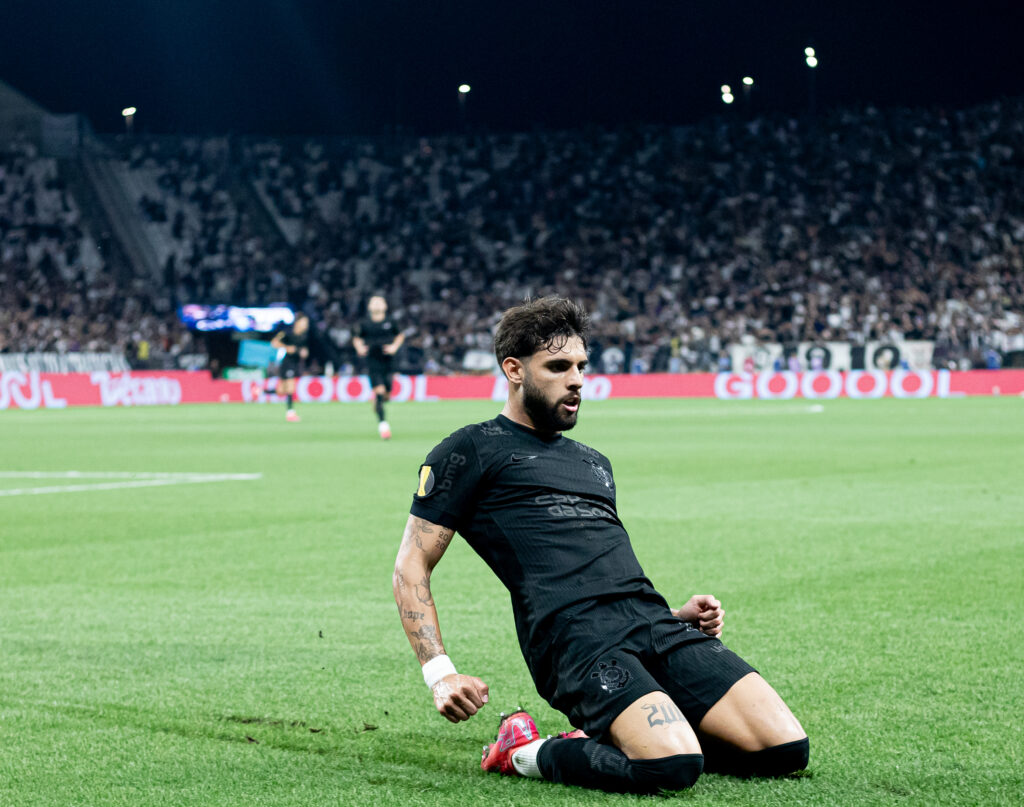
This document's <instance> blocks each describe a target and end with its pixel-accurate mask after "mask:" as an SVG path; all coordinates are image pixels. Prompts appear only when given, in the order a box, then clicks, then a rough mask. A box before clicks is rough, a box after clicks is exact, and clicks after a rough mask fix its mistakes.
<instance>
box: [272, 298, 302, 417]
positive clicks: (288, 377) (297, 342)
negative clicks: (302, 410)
mask: <svg viewBox="0 0 1024 807" xmlns="http://www.w3.org/2000/svg"><path fill="white" fill-rule="evenodd" d="M308 344H309V317H307V316H306V315H305V314H303V313H302V312H301V311H300V312H299V313H298V314H296V315H295V322H293V323H292V326H291V327H290V328H286V329H285V330H283V331H279V332H278V333H277V334H275V336H274V338H273V339H271V340H270V345H271V347H274V348H276V349H278V350H281V349H282V348H283V349H284V358H283V359H281V366H280V368H279V369H278V375H279V377H280V379H281V381H280V382H279V383H278V385H277V393H278V395H280V394H282V393H283V394H284V395H286V396H287V400H288V411H287V412H286V413H285V419H286V420H288V421H289V422H290V423H298V422H299V421H300V420H301V418H300V417H299V416H298V415H297V414H296V413H295V379H296V378H298V377H299V376H300V375H301V373H300V369H299V363H300V362H301V361H302V360H304V359H305V358H306V357H307V356H309V348H308V347H307V345H308Z"/></svg>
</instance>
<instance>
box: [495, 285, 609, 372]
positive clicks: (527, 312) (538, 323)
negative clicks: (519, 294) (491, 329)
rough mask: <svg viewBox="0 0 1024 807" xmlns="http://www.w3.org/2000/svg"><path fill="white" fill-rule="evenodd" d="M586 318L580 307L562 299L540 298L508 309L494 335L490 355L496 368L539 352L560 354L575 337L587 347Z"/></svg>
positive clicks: (587, 315)
mask: <svg viewBox="0 0 1024 807" xmlns="http://www.w3.org/2000/svg"><path fill="white" fill-rule="evenodd" d="M589 335H590V315H589V314H587V312H586V310H585V309H584V308H583V306H582V305H580V304H579V303H577V302H576V301H575V300H568V299H566V298H565V297H541V298H540V299H539V300H527V301H526V302H524V303H522V305H517V306H515V307H514V308H510V309H508V311H506V312H505V313H504V314H502V316H501V322H499V323H498V330H497V331H496V332H495V334H494V355H495V357H496V358H497V359H498V365H499V366H500V365H501V363H502V362H503V361H505V359H507V358H508V357H509V356H513V357H515V358H517V359H522V358H526V357H527V356H532V355H533V354H534V353H536V352H537V351H538V350H540V349H541V348H545V349H547V350H551V351H557V350H561V349H562V348H563V347H564V346H565V343H566V342H568V341H569V340H570V339H571V338H572V337H574V336H578V337H579V338H580V339H582V340H583V347H584V348H586V346H587V337H588V336H589Z"/></svg>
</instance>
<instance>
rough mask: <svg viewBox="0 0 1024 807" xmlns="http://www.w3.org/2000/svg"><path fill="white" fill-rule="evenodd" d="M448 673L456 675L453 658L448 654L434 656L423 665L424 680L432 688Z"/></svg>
mask: <svg viewBox="0 0 1024 807" xmlns="http://www.w3.org/2000/svg"><path fill="white" fill-rule="evenodd" d="M448 675H456V672H455V665H454V664H452V660H451V659H450V658H448V656H445V655H440V656H434V657H433V658H432V659H431V660H430V661H428V662H427V663H426V664H424V665H423V680H424V681H426V683H427V686H428V687H430V688H431V689H433V688H434V684H436V683H437V682H438V681H440V680H441V679H442V678H444V677H445V676H448Z"/></svg>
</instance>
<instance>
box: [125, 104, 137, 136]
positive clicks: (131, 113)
mask: <svg viewBox="0 0 1024 807" xmlns="http://www.w3.org/2000/svg"><path fill="white" fill-rule="evenodd" d="M138 111H139V110H137V109H136V108H135V107H133V106H126V107H125V108H124V109H122V110H121V117H123V118H124V131H125V134H128V135H131V134H132V132H134V131H135V113H136V112H138Z"/></svg>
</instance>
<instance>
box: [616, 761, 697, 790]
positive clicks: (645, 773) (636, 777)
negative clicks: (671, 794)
mask: <svg viewBox="0 0 1024 807" xmlns="http://www.w3.org/2000/svg"><path fill="white" fill-rule="evenodd" d="M629 767H630V776H631V778H632V779H633V781H634V782H636V783H637V785H638V786H639V789H642V790H644V792H652V793H653V792H657V791H659V790H686V789H687V788H690V787H693V785H694V783H695V782H696V781H697V778H698V777H699V776H700V774H701V771H702V770H703V769H704V757H703V756H702V755H701V754H676V755H675V756H672V757H661V758H660V759H633V760H630V763H629ZM648 788H649V790H648Z"/></svg>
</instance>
